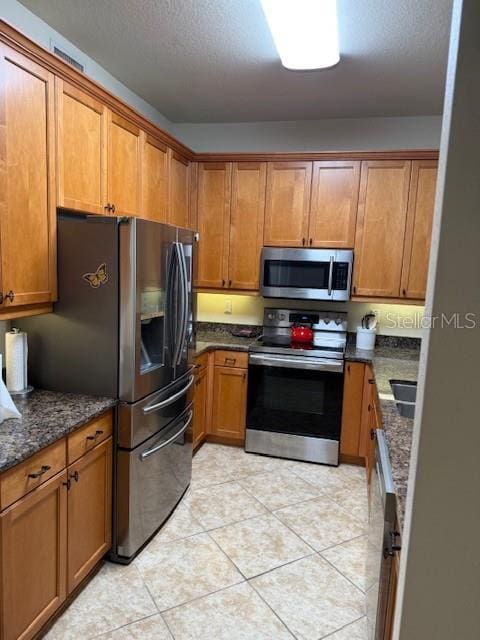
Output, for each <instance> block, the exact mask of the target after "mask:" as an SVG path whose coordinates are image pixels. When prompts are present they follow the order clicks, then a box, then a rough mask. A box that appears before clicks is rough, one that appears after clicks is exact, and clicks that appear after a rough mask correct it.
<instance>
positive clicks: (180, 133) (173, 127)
mask: <svg viewBox="0 0 480 640" xmlns="http://www.w3.org/2000/svg"><path fill="white" fill-rule="evenodd" d="M0 15H1V17H2V18H3V19H4V20H6V21H7V22H10V23H11V24H12V25H13V26H14V27H16V28H18V29H19V30H20V31H22V32H23V33H25V35H27V36H28V37H29V38H31V39H32V40H34V41H35V42H38V43H39V44H40V45H42V46H44V47H45V48H46V49H50V44H51V40H52V39H53V40H54V41H55V43H56V44H57V45H59V46H60V47H61V48H63V49H65V50H66V52H67V53H69V54H71V55H72V56H73V57H77V58H80V59H81V61H82V62H84V63H85V65H86V74H87V75H88V76H90V77H91V78H93V79H94V80H96V81H97V82H99V83H100V84H102V85H103V86H105V87H106V88H107V89H109V90H110V91H111V92H112V93H114V94H115V95H117V96H118V97H119V98H121V99H122V100H125V102H127V103H128V104H130V105H131V106H132V107H133V108H135V109H136V110H137V111H139V112H140V113H142V114H143V115H144V116H146V117H147V118H149V119H150V120H152V122H154V123H156V124H157V125H158V126H160V127H162V128H163V129H166V130H167V131H169V132H170V133H172V134H173V135H175V136H176V137H177V138H178V139H179V140H180V141H181V142H183V143H184V144H186V145H187V146H189V147H191V148H192V149H193V150H194V151H199V152H209V151H219V152H222V151H232V152H235V151H238V152H241V151H342V150H344V151H345V150H346V151H348V150H358V151H362V150H372V149H379V150H383V149H413V148H416V149H420V148H436V147H438V144H439V139H440V121H441V118H440V116H419V117H399V118H359V119H353V118H352V119H329V120H310V121H309V120H305V121H298V122H297V121H289V122H236V123H208V124H205V123H199V124H189V123H174V122H171V121H170V120H168V119H167V118H166V117H165V116H164V115H162V114H161V113H160V112H159V111H158V109H156V108H155V107H153V106H152V105H150V104H148V103H147V102H146V101H145V100H143V99H142V98H140V97H139V96H138V95H136V94H135V93H134V92H133V91H131V90H130V89H129V88H128V87H126V86H125V85H124V84H122V83H121V82H120V81H119V80H117V79H116V78H114V77H113V76H112V75H111V74H110V73H108V71H106V70H105V69H104V68H103V67H102V66H101V65H100V64H98V63H97V62H95V60H93V59H92V58H90V57H88V56H87V55H86V54H85V53H83V52H82V51H81V50H80V49H78V47H76V46H75V45H73V44H72V43H71V42H70V41H69V40H68V39H66V38H64V37H63V36H62V35H61V34H60V33H58V32H57V31H56V30H54V29H52V28H51V27H50V26H49V25H48V24H47V23H46V22H44V21H43V20H41V19H40V18H39V17H37V16H36V15H35V14H33V13H32V12H31V11H29V10H28V9H27V8H26V7H24V6H23V5H22V4H20V3H19V2H17V0H1V5H0Z"/></svg>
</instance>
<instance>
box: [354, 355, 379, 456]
mask: <svg viewBox="0 0 480 640" xmlns="http://www.w3.org/2000/svg"><path fill="white" fill-rule="evenodd" d="M374 390H375V378H374V377H373V371H372V367H371V366H370V365H368V364H367V365H366V366H365V377H364V380H363V398H362V424H361V431H360V439H359V443H358V452H359V455H360V456H362V457H363V458H366V457H367V453H368V447H369V439H370V429H371V428H372V424H373V423H372V420H373V418H372V415H373V396H374Z"/></svg>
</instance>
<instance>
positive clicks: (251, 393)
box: [247, 353, 343, 464]
mask: <svg viewBox="0 0 480 640" xmlns="http://www.w3.org/2000/svg"><path fill="white" fill-rule="evenodd" d="M342 400H343V361H338V362H335V361H328V360H324V361H321V360H320V359H317V358H316V359H315V361H314V359H313V358H310V357H301V356H291V357H286V356H278V355H275V354H261V353H252V354H250V357H249V370H248V402H247V431H248V433H247V436H248V437H249V438H250V439H251V438H252V436H253V438H254V439H259V438H261V439H263V440H264V441H266V440H271V439H272V436H268V435H267V434H282V435H284V436H286V437H285V438H284V442H285V443H286V444H287V446H288V447H291V446H292V447H293V448H294V449H296V448H297V446H300V439H301V438H300V437H303V438H308V439H309V442H310V441H311V442H312V444H313V445H315V443H314V442H313V440H323V441H327V442H328V443H330V447H327V448H329V449H331V455H329V457H328V460H326V462H327V463H328V464H338V443H339V440H340V427H341V419H342ZM253 431H257V432H262V433H263V434H264V435H262V436H260V435H259V434H258V433H257V434H255V433H253ZM255 436H256V438H255ZM277 440H278V439H277ZM262 452H263V453H268V452H265V451H260V453H262ZM292 457H300V456H297V455H292ZM302 459H303V458H302Z"/></svg>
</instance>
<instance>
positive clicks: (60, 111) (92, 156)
mask: <svg viewBox="0 0 480 640" xmlns="http://www.w3.org/2000/svg"><path fill="white" fill-rule="evenodd" d="M55 86H56V97H57V205H58V206H59V207H65V208H67V209H77V210H79V211H86V212H88V213H97V214H103V213H105V209H104V207H105V205H106V202H107V109H106V107H105V106H104V105H103V104H102V103H101V102H99V101H98V100H95V99H94V98H92V97H90V96H89V95H87V94H86V93H84V92H83V91H80V90H79V89H77V88H76V87H72V86H71V85H69V84H68V83H67V82H64V81H63V80H61V79H60V78H56V79H55Z"/></svg>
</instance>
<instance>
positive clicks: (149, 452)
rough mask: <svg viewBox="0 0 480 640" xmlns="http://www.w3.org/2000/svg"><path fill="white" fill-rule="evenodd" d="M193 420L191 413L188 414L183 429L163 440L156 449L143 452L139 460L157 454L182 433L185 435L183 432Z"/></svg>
mask: <svg viewBox="0 0 480 640" xmlns="http://www.w3.org/2000/svg"><path fill="white" fill-rule="evenodd" d="M192 418H193V411H190V413H189V414H188V419H187V421H186V422H185V424H184V425H183V427H182V428H181V429H180V430H179V431H177V433H175V434H174V435H173V436H172V437H171V438H168V440H165V442H162V443H160V444H159V445H157V446H156V447H152V449H148V450H147V451H144V452H143V453H142V454H141V455H140V458H141V459H142V460H145V458H148V457H149V456H151V455H153V454H154V453H157V452H158V451H160V450H161V449H163V448H165V447H168V445H169V444H172V442H174V441H175V440H176V439H177V438H179V437H180V436H181V435H182V434H183V433H185V431H186V430H187V429H188V427H189V425H190V423H191V421H192Z"/></svg>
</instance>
